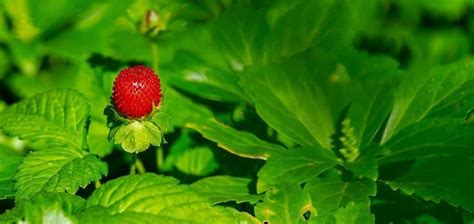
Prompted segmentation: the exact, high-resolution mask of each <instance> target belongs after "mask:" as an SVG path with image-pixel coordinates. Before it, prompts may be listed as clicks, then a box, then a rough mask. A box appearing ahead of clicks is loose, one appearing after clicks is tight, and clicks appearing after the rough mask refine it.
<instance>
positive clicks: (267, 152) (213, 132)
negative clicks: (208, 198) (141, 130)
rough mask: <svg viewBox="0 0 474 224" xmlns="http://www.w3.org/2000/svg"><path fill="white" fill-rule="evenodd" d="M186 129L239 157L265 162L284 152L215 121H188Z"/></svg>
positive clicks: (273, 145)
mask: <svg viewBox="0 0 474 224" xmlns="http://www.w3.org/2000/svg"><path fill="white" fill-rule="evenodd" d="M186 127H188V128H191V129H193V130H196V131H198V132H199V133H201V134H202V135H203V136H204V137H205V138H207V139H209V140H211V141H213V142H216V143H217V145H218V146H219V147H221V148H223V149H225V150H227V151H229V152H230V153H233V154H236V155H238V156H241V157H246V158H252V159H263V160H265V159H267V158H268V157H269V156H271V155H273V154H275V153H279V152H282V151H284V150H285V149H284V148H283V147H281V146H279V145H275V144H271V143H268V142H265V141H263V140H261V139H259V138H257V137H256V136H255V135H253V134H251V133H248V132H243V131H238V130H235V129H233V128H231V127H229V126H226V125H224V124H222V123H220V122H218V121H217V120H215V119H206V120H194V121H190V122H188V123H187V124H186Z"/></svg>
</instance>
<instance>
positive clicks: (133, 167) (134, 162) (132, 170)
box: [130, 153, 138, 175]
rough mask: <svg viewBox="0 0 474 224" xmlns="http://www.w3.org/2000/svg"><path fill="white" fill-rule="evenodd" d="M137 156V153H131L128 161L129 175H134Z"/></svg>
mask: <svg viewBox="0 0 474 224" xmlns="http://www.w3.org/2000/svg"><path fill="white" fill-rule="evenodd" d="M137 156H138V153H132V159H131V161H130V175H133V174H135V173H136V170H137Z"/></svg>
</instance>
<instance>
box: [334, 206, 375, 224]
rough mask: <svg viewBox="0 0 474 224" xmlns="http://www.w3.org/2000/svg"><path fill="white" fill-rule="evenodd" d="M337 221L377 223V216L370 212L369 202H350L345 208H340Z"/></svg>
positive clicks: (341, 222)
mask: <svg viewBox="0 0 474 224" xmlns="http://www.w3.org/2000/svg"><path fill="white" fill-rule="evenodd" d="M335 217H336V223H339V224H345V223H361V224H365V223H367V224H369V223H375V216H374V215H372V214H370V206H369V205H368V204H355V203H354V202H353V201H351V202H349V203H348V204H347V205H346V206H345V207H344V208H340V209H339V210H337V212H336V215H335Z"/></svg>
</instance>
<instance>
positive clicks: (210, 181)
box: [191, 176, 263, 204]
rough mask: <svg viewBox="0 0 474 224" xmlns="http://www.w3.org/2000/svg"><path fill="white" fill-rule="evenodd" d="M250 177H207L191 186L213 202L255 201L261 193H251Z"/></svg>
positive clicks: (260, 197) (259, 198)
mask: <svg viewBox="0 0 474 224" xmlns="http://www.w3.org/2000/svg"><path fill="white" fill-rule="evenodd" d="M251 182H252V180H251V179H247V178H242V177H232V176H213V177H207V178H204V179H201V180H198V181H197V182H195V183H193V184H192V185H191V187H192V188H193V189H194V190H195V191H196V192H198V193H199V194H200V195H204V196H206V197H207V198H209V200H210V201H211V202H212V203H213V204H218V203H223V202H229V201H235V202H237V203H243V202H250V203H252V204H255V203H257V202H258V201H260V200H261V199H262V198H263V197H262V195H255V194H251V193H250V192H251V187H250V185H251Z"/></svg>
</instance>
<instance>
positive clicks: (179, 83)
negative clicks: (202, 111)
mask: <svg viewBox="0 0 474 224" xmlns="http://www.w3.org/2000/svg"><path fill="white" fill-rule="evenodd" d="M208 54H209V53H201V54H200V55H199V57H198V56H196V55H194V54H192V53H189V52H177V55H176V56H175V58H174V59H173V61H172V63H170V65H169V66H168V67H170V68H168V69H169V70H170V71H169V72H162V73H163V74H168V73H170V74H173V75H172V76H171V75H170V76H169V77H168V78H169V83H170V85H172V86H175V87H176V88H178V89H181V90H184V91H186V92H190V93H192V94H195V95H198V96H200V97H203V98H206V99H210V100H216V101H223V102H240V101H243V100H244V101H250V99H249V97H248V96H247V95H246V94H245V91H244V90H243V89H242V88H241V87H240V85H239V78H238V76H237V75H236V74H235V73H233V72H232V71H231V70H230V69H229V68H228V66H225V67H224V66H221V65H219V64H217V65H216V62H215V61H210V59H213V58H210V59H207V58H206V59H207V61H205V59H204V58H202V57H206V56H207V55H208ZM207 57H210V56H207ZM161 70H162V71H163V69H161ZM165 78H166V77H165Z"/></svg>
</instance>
